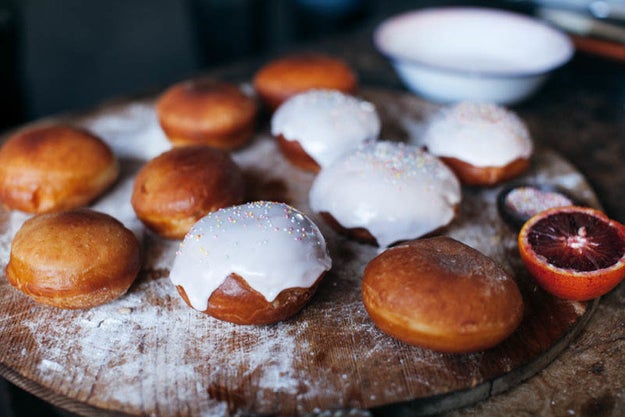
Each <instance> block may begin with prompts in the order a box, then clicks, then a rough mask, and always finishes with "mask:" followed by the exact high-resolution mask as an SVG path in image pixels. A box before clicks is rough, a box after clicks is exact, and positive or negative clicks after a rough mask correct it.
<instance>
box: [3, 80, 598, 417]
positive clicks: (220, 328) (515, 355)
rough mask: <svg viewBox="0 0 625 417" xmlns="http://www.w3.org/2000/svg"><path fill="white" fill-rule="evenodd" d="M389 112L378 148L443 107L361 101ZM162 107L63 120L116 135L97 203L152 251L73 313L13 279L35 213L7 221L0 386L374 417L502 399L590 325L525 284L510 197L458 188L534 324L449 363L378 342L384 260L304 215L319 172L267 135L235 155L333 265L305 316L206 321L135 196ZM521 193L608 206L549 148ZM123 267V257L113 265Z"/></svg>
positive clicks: (54, 396) (464, 230) (469, 218)
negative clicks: (118, 173)
mask: <svg viewBox="0 0 625 417" xmlns="http://www.w3.org/2000/svg"><path fill="white" fill-rule="evenodd" d="M361 95H362V96H364V97H365V98H367V99H368V100H370V101H372V102H373V103H375V104H376V105H377V107H378V110H379V111H380V113H381V116H382V122H383V132H382V138H383V139H387V140H408V138H410V137H418V135H419V132H420V129H421V127H422V126H423V124H424V122H425V120H426V119H427V117H428V116H429V115H430V114H431V113H432V112H433V111H435V110H436V109H437V107H436V106H434V105H433V104H430V103H427V102H425V101H422V100H420V99H418V98H416V97H415V96H413V95H411V94H407V93H403V92H394V91H387V90H376V89H366V90H363V91H362V92H361ZM153 105H154V99H153V98H149V99H136V100H134V99H133V100H128V101H123V102H118V103H111V104H109V105H106V106H103V107H101V108H98V109H96V110H94V111H92V112H90V113H88V114H82V115H72V116H68V117H65V118H60V119H57V121H59V120H60V121H64V122H69V123H73V124H75V125H80V126H83V127H86V128H88V129H90V130H92V131H93V132H95V133H97V134H99V135H100V136H101V137H102V138H103V139H105V140H106V141H107V142H108V143H109V144H110V145H111V146H112V148H113V149H114V151H115V152H116V153H117V155H118V156H119V158H120V161H121V164H122V178H121V179H120V181H118V183H117V184H116V186H115V187H114V188H113V189H112V190H110V191H109V192H108V193H107V194H106V195H105V196H103V197H102V198H101V199H100V200H98V201H97V202H95V203H94V204H93V205H92V207H93V208H94V209H96V210H100V211H105V212H108V213H109V214H113V215H114V216H116V217H117V218H118V219H120V220H121V221H123V222H124V223H125V224H126V225H127V226H128V227H129V228H130V229H131V230H133V231H134V232H135V233H136V234H137V236H139V237H140V238H141V239H142V242H143V244H144V248H145V265H144V268H143V270H142V272H141V273H140V275H139V277H138V279H137V281H136V282H135V284H134V285H133V286H132V287H131V289H130V290H129V292H128V293H127V294H125V295H124V296H122V297H121V298H119V299H118V300H116V301H113V302H111V303H109V304H106V305H103V306H100V307H97V308H93V309H90V310H82V311H66V310H60V309H56V308H51V307H46V306H43V305H39V304H36V303H35V302H33V301H31V300H30V299H29V298H27V297H26V296H24V295H22V294H21V293H19V292H18V291H17V290H15V289H13V288H12V287H11V286H10V285H9V284H8V282H7V280H6V276H5V275H4V268H5V267H6V264H7V262H8V258H9V251H10V244H11V239H12V237H13V235H14V234H15V232H16V231H17V230H18V229H19V227H20V225H21V224H22V223H23V221H24V220H25V219H27V218H28V215H26V214H23V213H19V212H7V211H0V267H1V268H2V271H3V275H2V277H1V278H0V300H1V301H0V374H2V375H3V376H4V377H6V378H8V379H9V380H11V381H12V382H14V383H16V384H18V385H20V386H21V387H23V388H25V389H27V390H29V391H31V392H33V393H35V394H37V395H39V396H40V397H42V398H44V399H46V400H48V401H50V402H52V403H54V404H56V405H59V406H62V407H65V408H67V409H69V410H70V411H74V412H78V413H81V414H85V415H107V413H108V412H110V413H111V414H114V413H115V414H116V415H117V414H128V415H148V416H171V415H176V416H200V415H201V416H209V415H210V416H212V415H216V416H228V415H248V414H249V415H256V414H262V415H268V414H271V415H310V414H315V413H319V412H321V411H327V410H352V409H361V410H362V409H371V410H374V411H375V412H376V413H379V414H388V415H400V414H401V413H402V412H405V413H406V414H407V415H417V414H428V413H434V412H440V411H443V410H448V409H451V408H454V407H458V406H461V405H465V404H468V403H471V402H475V401H479V400H481V399H484V398H486V397H488V396H490V395H493V394H496V393H499V392H502V391H504V390H506V389H508V388H510V387H512V386H514V385H516V384H518V383H519V382H521V381H522V380H523V379H525V378H528V377H529V376H531V375H533V374H534V373H536V372H537V371H539V370H540V369H542V368H543V367H545V366H546V365H547V364H548V363H549V362H550V361H551V360H552V359H553V358H555V356H556V355H557V354H558V353H559V352H561V351H562V350H563V349H564V348H565V347H566V346H567V345H568V343H569V341H570V340H571V339H572V338H573V337H574V336H575V335H576V334H577V333H578V332H579V330H580V329H581V328H582V327H583V326H584V324H585V323H586V321H587V320H588V318H589V316H590V314H591V312H592V310H593V307H594V306H595V305H596V301H595V302H592V303H580V302H571V301H565V300H559V299H556V298H554V297H551V296H549V295H548V294H546V293H545V292H543V291H542V290H541V289H539V288H537V287H536V285H535V284H534V282H533V280H532V279H531V278H530V277H529V276H528V275H527V273H526V272H525V270H524V268H523V266H522V263H521V261H520V259H519V256H518V253H517V247H516V232H515V231H514V230H513V229H512V228H510V227H509V226H508V225H507V224H505V223H504V222H503V221H502V220H501V218H500V216H499V215H498V212H497V208H496V198H497V195H498V193H499V192H500V191H501V189H502V187H503V186H501V187H494V188H488V189H482V188H467V187H465V188H463V201H462V203H461V206H460V209H459V213H458V216H457V217H456V219H455V220H454V221H453V223H452V224H451V225H450V226H449V227H447V228H446V229H445V230H443V232H442V233H444V234H448V235H450V236H452V237H455V238H456V239H458V240H460V241H462V242H464V243H467V244H468V245H470V246H472V247H474V248H476V249H478V250H480V251H482V252H483V253H485V254H487V255H489V256H491V257H492V258H493V259H495V260H496V261H498V262H499V263H500V264H501V265H502V266H503V267H504V268H505V269H506V270H507V271H508V272H510V273H511V274H512V275H513V276H514V277H515V278H516V280H517V282H518V284H519V286H520V288H521V290H522V293H523V297H524V302H525V315H524V319H523V322H522V323H521V325H520V327H519V328H518V330H517V331H516V332H515V333H514V334H513V335H512V336H511V337H509V338H508V339H507V340H505V341H504V342H503V343H501V344H500V345H498V346H497V347H495V348H493V349H490V350H488V351H484V352H478V353H473V354H462V355H457V354H442V353H437V352H433V351H430V350H426V349H421V348H419V347H414V346H409V345H406V344H404V343H401V342H399V341H396V340H394V339H393V338H391V337H389V336H387V335H386V334H384V333H382V332H381V331H379V330H378V329H377V328H376V327H374V325H373V323H372V322H371V320H370V319H369V317H368V316H367V313H366V311H365V309H364V307H363V304H362V302H361V296H360V280H361V277H362V271H363V269H364V267H365V265H366V264H367V262H368V261H369V260H370V259H372V258H373V257H374V256H376V255H377V253H378V249H377V248H374V247H371V246H366V245H362V244H358V243H355V242H352V241H349V240H346V239H344V238H343V237H341V236H339V235H337V234H336V233H335V232H333V231H332V230H330V229H329V227H328V226H327V225H326V224H325V223H324V222H323V221H322V220H321V219H320V218H319V217H318V216H317V215H316V214H315V213H311V211H310V208H309V206H308V189H309V187H310V184H311V182H312V180H313V178H314V177H313V175H312V174H309V173H305V172H302V171H299V170H297V169H295V168H293V167H292V166H290V165H289V164H288V163H287V162H286V161H285V160H284V158H283V157H282V155H281V154H280V153H279V152H278V150H277V148H276V145H275V143H274V141H273V139H272V138H271V137H270V136H269V134H268V127H267V124H268V123H267V120H264V121H263V122H261V123H260V126H259V131H258V134H257V135H256V137H255V139H254V141H253V142H252V143H251V144H250V145H249V146H248V147H246V148H245V149H243V150H240V151H237V152H235V153H234V154H233V156H234V158H235V160H236V161H237V162H238V163H239V164H240V165H241V167H242V168H243V169H244V170H245V172H246V174H247V177H248V179H249V183H250V187H249V188H250V192H249V195H248V199H249V200H257V199H268V200H280V201H285V202H288V203H290V204H292V205H294V206H295V207H298V208H299V209H301V210H303V211H304V212H306V213H308V214H309V215H310V216H311V217H312V218H313V220H315V221H316V222H317V224H318V225H319V226H320V228H321V230H322V232H323V233H324V235H325V236H326V240H327V242H328V246H329V250H330V253H331V256H332V258H333V262H334V266H333V269H332V270H331V271H330V273H329V274H328V275H327V276H326V278H325V279H324V281H323V282H322V284H321V285H320V287H319V289H318V291H317V293H316V295H315V297H314V298H313V299H312V301H311V302H310V303H309V304H308V305H307V306H306V307H305V308H304V310H303V311H302V312H301V313H299V314H298V315H296V316H295V317H293V318H291V319H289V320H287V321H285V322H281V323H277V324H274V325H268V326H237V325H233V324H229V323H224V322H220V321H217V320H215V319H213V318H210V317H208V316H206V315H204V314H202V313H199V312H197V311H195V310H192V309H191V308H189V307H187V305H186V304H184V302H183V301H182V299H181V298H180V297H179V295H178V293H177V292H176V290H175V288H174V286H173V285H172V284H171V282H170V281H169V279H168V272H169V267H170V265H171V263H172V261H173V258H174V256H175V251H176V249H177V246H178V242H176V241H166V240H163V239H160V238H158V237H156V236H154V235H153V234H151V233H149V232H146V231H145V230H144V228H143V226H142V225H141V223H140V222H139V221H138V220H137V219H136V217H135V216H134V212H133V211H132V207H131V206H130V193H131V190H132V183H133V178H134V175H135V173H136V172H137V170H138V169H139V168H140V167H141V166H142V164H143V163H145V161H146V160H148V159H149V158H152V157H154V156H156V155H158V154H160V153H161V152H163V151H165V150H167V149H168V148H169V143H168V142H167V140H166V139H165V137H164V136H163V134H162V132H161V130H160V128H159V127H158V123H157V120H156V117H155V114H154V107H153ZM518 181H521V182H533V183H541V184H555V185H559V186H561V187H563V188H565V189H567V190H569V191H570V192H571V194H573V195H574V196H575V197H576V198H578V199H579V200H581V201H583V202H585V203H587V204H590V205H593V206H597V205H598V203H597V201H596V197H595V195H594V193H593V191H592V190H591V189H590V187H589V185H588V184H587V182H586V181H585V179H584V178H583V176H582V175H581V174H580V173H579V172H577V171H576V170H575V169H574V168H573V167H572V166H571V165H570V164H569V163H567V162H566V161H565V160H563V159H562V158H561V157H560V156H559V155H558V154H557V153H556V152H553V151H551V150H548V149H538V150H537V151H536V154H535V157H534V158H533V162H532V167H531V169H530V171H529V172H528V173H527V174H526V175H524V176H523V177H522V178H519V179H518ZM112 261H114V260H112Z"/></svg>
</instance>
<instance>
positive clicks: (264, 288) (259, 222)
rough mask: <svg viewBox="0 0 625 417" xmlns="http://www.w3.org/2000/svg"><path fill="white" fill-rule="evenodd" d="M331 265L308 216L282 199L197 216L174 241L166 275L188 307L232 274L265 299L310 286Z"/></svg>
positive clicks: (201, 303) (202, 306) (202, 305)
mask: <svg viewBox="0 0 625 417" xmlns="http://www.w3.org/2000/svg"><path fill="white" fill-rule="evenodd" d="M331 265H332V260H331V259H330V256H329V255H328V252H327V249H326V244H325V239H324V238H323V236H322V235H321V232H320V231H319V229H318V228H317V226H316V225H315V224H314V223H313V222H312V221H311V220H310V219H308V217H306V216H305V215H304V214H302V213H301V212H299V211H298V210H296V209H294V208H293V207H291V206H288V205H286V204H283V203H272V202H254V203H248V204H243V205H239V206H234V207H229V208H225V209H221V210H218V211H216V212H213V213H210V214H208V215H206V216H205V217H204V218H202V219H201V220H199V221H198V222H197V223H196V224H195V225H194V226H193V227H192V228H191V230H190V231H189V233H187V235H186V236H185V238H184V240H183V241H182V243H181V244H180V248H179V250H178V252H177V253H176V258H175V260H174V264H173V267H172V269H171V272H170V274H169V278H170V279H171V281H172V282H173V283H174V285H180V286H182V287H183V289H184V290H185V292H186V294H187V297H188V299H189V302H190V304H191V305H192V306H193V308H195V309H197V310H200V311H205V310H206V309H207V307H208V299H209V298H210V296H211V294H212V293H213V292H214V291H215V290H216V289H217V288H218V287H219V286H220V285H221V284H222V283H223V282H224V281H225V279H226V278H227V277H228V276H229V275H230V274H232V273H235V274H238V275H239V276H241V277H243V278H244V279H245V281H246V282H247V284H248V285H249V286H250V287H251V288H253V289H254V290H256V291H258V292H259V293H260V294H262V295H263V296H264V297H265V299H267V301H269V302H271V301H273V300H274V299H275V298H276V297H277V296H278V294H280V292H282V291H283V290H285V289H287V288H296V287H298V288H309V287H311V286H312V285H313V284H314V283H315V281H316V280H317V278H319V276H320V275H321V273H322V272H323V271H327V270H329V269H330V267H331Z"/></svg>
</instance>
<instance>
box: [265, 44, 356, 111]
mask: <svg viewBox="0 0 625 417" xmlns="http://www.w3.org/2000/svg"><path fill="white" fill-rule="evenodd" d="M253 85H254V89H255V90H256V93H257V94H258V96H259V97H260V99H261V101H263V102H264V103H265V105H266V106H267V107H268V108H269V109H270V110H272V111H273V110H275V109H276V108H278V106H280V104H282V103H283V102H284V101H286V100H287V99H288V98H289V97H291V96H294V95H296V94H299V93H302V92H304V91H307V90H311V89H314V88H320V89H328V90H338V91H342V92H344V93H348V94H350V93H354V92H355V91H356V88H357V86H358V80H357V77H356V73H355V72H354V70H353V69H352V68H351V67H350V66H349V65H348V64H347V63H346V62H344V61H343V60H341V59H338V58H336V57H333V56H329V55H325V54H321V53H299V54H293V55H288V56H284V57H282V58H278V59H275V60H273V61H271V62H269V63H267V64H265V65H264V66H263V67H262V68H260V69H259V70H258V71H257V72H256V74H255V75H254V79H253Z"/></svg>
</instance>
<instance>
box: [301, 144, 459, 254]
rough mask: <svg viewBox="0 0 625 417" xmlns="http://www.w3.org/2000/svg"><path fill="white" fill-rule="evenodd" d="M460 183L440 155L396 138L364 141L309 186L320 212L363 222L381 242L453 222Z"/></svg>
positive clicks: (352, 224)
mask: <svg viewBox="0 0 625 417" xmlns="http://www.w3.org/2000/svg"><path fill="white" fill-rule="evenodd" d="M460 197H461V194H460V184H459V182H458V180H457V179H456V177H455V175H454V174H453V172H452V171H451V170H450V169H449V168H447V166H445V165H444V164H443V163H442V162H441V161H440V160H439V159H438V158H436V157H435V156H433V155H431V154H429V153H427V152H425V151H424V150H422V149H419V148H417V147H415V146H411V145H405V144H402V143H394V142H375V143H370V144H366V145H363V146H361V147H359V148H358V149H356V150H355V151H352V152H350V153H348V154H346V155H344V156H343V157H341V158H340V159H338V160H337V161H336V162H335V163H333V164H332V165H330V166H329V167H325V168H323V169H322V170H321V172H320V173H319V175H317V177H316V178H315V181H314V182H313V185H312V188H311V190H310V204H311V207H312V209H313V210H315V211H316V212H328V213H330V214H331V215H332V216H333V217H334V218H335V219H336V220H337V221H338V222H339V223H340V224H341V225H342V226H343V227H347V228H356V227H363V228H366V229H367V230H369V232H370V233H371V234H372V235H373V236H374V237H375V238H376V240H377V242H378V244H379V245H380V246H381V247H386V246H389V245H390V244H392V243H394V242H397V241H400V240H406V239H413V238H417V237H419V236H422V235H424V234H426V233H429V232H431V231H433V230H435V229H437V228H439V227H441V226H444V225H446V224H448V223H449V222H450V221H451V220H452V218H453V217H454V215H455V206H456V205H457V204H458V203H459V202H460Z"/></svg>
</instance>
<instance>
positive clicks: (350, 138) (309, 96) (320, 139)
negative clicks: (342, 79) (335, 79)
mask: <svg viewBox="0 0 625 417" xmlns="http://www.w3.org/2000/svg"><path fill="white" fill-rule="evenodd" d="M380 128H381V123H380V118H379V116H378V114H377V112H376V109H375V107H374V105H373V104H371V103H369V102H367V101H364V100H360V99H358V98H356V97H353V96H350V95H347V94H344V93H341V92H340V91H336V90H309V91H307V92H304V93H300V94H297V95H295V96H293V97H291V98H290V99H289V100H287V101H286V102H284V103H283V104H282V105H281V106H280V107H279V108H278V109H277V110H276V112H275V113H274V114H273V117H272V118H271V133H272V135H274V136H279V135H282V136H283V137H284V139H286V140H289V141H297V142H299V144H300V145H301V147H302V148H303V149H304V151H306V153H307V154H308V156H310V157H311V158H312V159H314V160H315V162H317V164H319V166H321V167H323V166H326V165H328V164H330V163H331V162H332V161H334V160H335V159H336V158H337V157H339V156H340V155H342V154H343V153H345V152H346V151H349V150H351V149H353V148H355V147H357V146H359V145H360V144H361V143H362V142H365V141H371V140H376V139H377V138H378V135H379V134H380Z"/></svg>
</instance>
